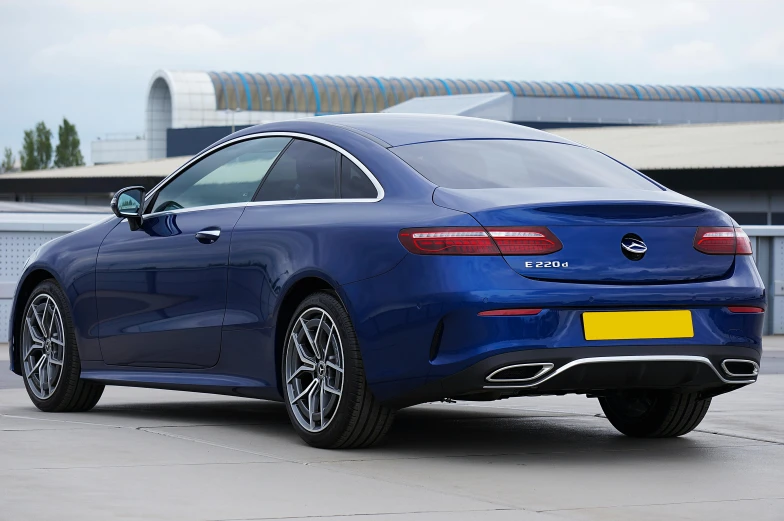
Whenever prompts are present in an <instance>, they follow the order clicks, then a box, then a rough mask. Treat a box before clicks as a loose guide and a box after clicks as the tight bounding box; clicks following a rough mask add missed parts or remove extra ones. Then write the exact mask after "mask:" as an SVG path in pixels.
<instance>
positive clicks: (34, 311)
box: [30, 306, 46, 338]
mask: <svg viewBox="0 0 784 521" xmlns="http://www.w3.org/2000/svg"><path fill="white" fill-rule="evenodd" d="M30 311H32V312H33V316H34V317H35V321H36V322H37V323H38V329H39V330H41V334H42V335H44V338H45V337H46V329H45V328H44V323H43V320H41V317H39V316H38V312H37V311H36V310H35V306H30ZM44 311H46V306H44Z"/></svg>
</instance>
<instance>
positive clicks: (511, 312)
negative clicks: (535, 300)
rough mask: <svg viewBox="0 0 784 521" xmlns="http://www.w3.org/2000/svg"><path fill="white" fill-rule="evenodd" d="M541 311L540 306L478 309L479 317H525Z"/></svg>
mask: <svg viewBox="0 0 784 521" xmlns="http://www.w3.org/2000/svg"><path fill="white" fill-rule="evenodd" d="M541 312H542V309H541V308H517V309H492V310H490V311H480V312H479V316H480V317H525V316H531V315H538V314H539V313H541Z"/></svg>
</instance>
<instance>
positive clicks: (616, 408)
mask: <svg viewBox="0 0 784 521" xmlns="http://www.w3.org/2000/svg"><path fill="white" fill-rule="evenodd" d="M599 403H600V404H601V406H602V410H603V411H604V414H605V415H606V416H607V419H608V420H610V423H612V425H613V427H615V428H616V429H618V430H619V431H620V432H622V433H623V434H625V435H627V436H633V437H636V438H671V437H675V436H682V435H684V434H686V433H688V432H691V431H692V430H694V429H695V428H696V427H697V425H699V424H700V422H701V421H702V419H703V418H704V417H705V414H706V413H707V412H708V408H709V407H710V403H711V399H710V398H701V397H700V396H699V394H698V393H676V392H670V391H620V392H617V393H613V394H610V395H607V396H603V397H600V398H599Z"/></svg>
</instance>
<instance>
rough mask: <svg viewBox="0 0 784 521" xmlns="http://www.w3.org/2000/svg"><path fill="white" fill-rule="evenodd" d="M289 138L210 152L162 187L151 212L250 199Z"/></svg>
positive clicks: (245, 143)
mask: <svg viewBox="0 0 784 521" xmlns="http://www.w3.org/2000/svg"><path fill="white" fill-rule="evenodd" d="M290 141H291V139H290V138H286V137H270V138H259V139H251V140H248V141H242V142H240V143H237V144H235V145H230V146H228V147H226V148H223V149H221V150H218V151H217V152H215V153H214V154H210V155H209V156H207V157H205V158H204V159H202V160H200V161H199V162H198V163H196V164H194V165H192V166H190V167H189V168H188V169H186V170H185V171H183V172H182V173H180V175H178V176H177V177H175V178H174V179H173V180H172V181H171V182H169V183H168V184H167V185H166V186H164V187H163V188H162V189H161V190H159V191H158V193H157V194H156V196H155V201H154V202H153V204H152V205H151V206H150V208H151V211H152V212H165V211H168V210H178V209H180V208H195V207H198V206H212V205H216V204H228V203H242V202H247V201H250V200H251V199H252V198H253V194H255V193H256V190H257V189H258V187H259V183H260V182H261V180H262V179H263V178H264V174H266V173H267V170H269V167H270V165H272V163H273V162H275V158H276V157H278V155H279V154H280V152H281V151H282V150H283V149H284V148H285V147H286V145H287V144H288V143H289V142H290Z"/></svg>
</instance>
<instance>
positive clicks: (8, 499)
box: [0, 338, 784, 521]
mask: <svg viewBox="0 0 784 521" xmlns="http://www.w3.org/2000/svg"><path fill="white" fill-rule="evenodd" d="M764 345H765V348H766V355H765V358H764V360H763V365H762V367H763V371H762V372H763V374H762V376H761V378H760V381H759V382H758V383H756V384H754V385H751V386H748V387H746V388H744V389H741V390H739V391H737V392H734V393H730V394H728V395H724V396H720V397H717V398H715V399H714V401H713V405H712V406H711V410H710V411H709V413H708V415H707V417H706V419H705V421H703V423H702V424H701V425H700V427H699V428H698V430H697V431H696V432H693V433H691V434H690V435H687V436H685V437H682V438H678V439H669V440H636V439H630V438H626V437H623V436H621V435H619V434H618V433H617V432H616V431H615V430H614V429H613V428H612V427H611V426H610V424H609V423H608V422H607V420H606V419H604V418H603V417H602V416H601V409H600V408H599V405H598V403H597V401H596V400H594V399H587V398H585V397H582V396H566V397H541V398H518V399H510V400H503V401H498V402H489V403H464V402H459V403H457V404H442V403H439V404H428V405H422V406H419V407H413V408H410V409H406V410H403V411H400V412H399V414H398V417H397V421H396V424H395V426H394V427H393V429H392V431H391V432H390V434H389V436H388V438H387V442H386V443H385V444H384V445H383V446H381V447H378V448H374V449H367V450H359V451H323V450H317V449H312V448H310V447H308V446H306V445H305V444H304V443H303V442H301V441H300V439H299V438H298V437H297V436H296V434H295V433H294V431H293V430H292V428H291V427H290V425H289V422H288V418H287V416H286V411H285V409H284V407H283V405H282V404H277V403H270V402H263V401H253V400H247V399H241V398H226V397H219V396H210V395H201V394H192V393H181V392H172V391H157V390H145V389H127V388H107V390H106V392H105V393H104V397H103V398H102V400H101V402H100V403H99V404H98V406H97V407H96V408H95V409H94V410H93V411H92V412H89V413H85V414H44V413H41V412H39V411H38V410H37V409H35V408H34V407H33V405H32V404H31V403H30V401H29V399H28V397H27V395H26V393H25V390H24V388H23V387H22V381H21V378H19V377H17V376H16V375H12V374H11V373H10V372H8V371H7V370H5V367H7V366H6V364H7V360H6V359H7V354H6V353H7V350H6V349H5V346H3V345H0V363H2V365H3V370H2V371H0V520H20V519H25V520H38V519H58V520H63V519H79V520H85V521H86V520H102V521H105V520H108V519H124V520H137V519H138V520H142V519H144V520H159V519H160V520H178V521H179V520H253V519H314V518H315V519H319V518H324V519H337V520H339V519H344V518H348V519H351V520H355V521H359V520H371V521H379V520H400V519H411V520H414V521H425V520H428V521H430V520H433V521H442V520H443V521H447V520H449V521H455V520H483V519H487V520H491V521H496V520H498V521H502V520H503V521H506V520H537V521H558V520H567V519H568V520H624V521H627V520H657V521H659V520H662V519H668V520H704V519H711V520H733V521H736V520H737V519H754V520H755V521H764V520H776V521H781V520H782V519H784V514H782V512H784V399H782V397H783V396H784V341H783V340H781V339H779V338H768V339H766V342H765V344H764Z"/></svg>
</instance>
